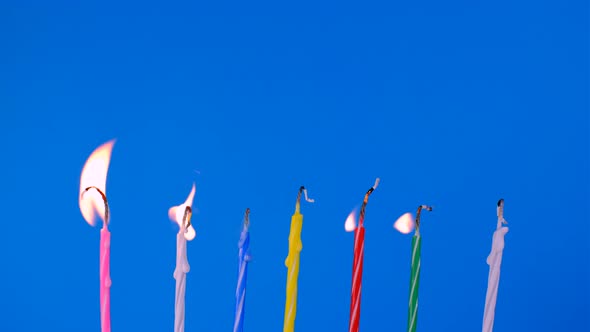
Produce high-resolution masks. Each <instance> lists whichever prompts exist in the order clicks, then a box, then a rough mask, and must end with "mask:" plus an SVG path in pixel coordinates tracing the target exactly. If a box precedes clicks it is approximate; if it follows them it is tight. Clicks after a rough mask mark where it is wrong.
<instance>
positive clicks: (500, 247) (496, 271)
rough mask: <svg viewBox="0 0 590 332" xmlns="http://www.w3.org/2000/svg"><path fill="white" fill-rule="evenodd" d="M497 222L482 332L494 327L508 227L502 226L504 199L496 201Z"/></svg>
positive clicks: (490, 259) (489, 260) (489, 259)
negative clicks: (505, 236)
mask: <svg viewBox="0 0 590 332" xmlns="http://www.w3.org/2000/svg"><path fill="white" fill-rule="evenodd" d="M496 214H497V215H498V223H497V224H496V231H494V236H493V239H492V250H491V252H490V255H489V256H488V259H487V263H488V265H489V266H490V273H489V275H488V290H487V292H486V304H485V309H484V316H483V326H482V331H483V332H492V330H493V329H494V314H495V311H496V299H497V298H498V286H499V284H500V266H501V265H502V253H503V252H504V235H506V233H508V227H502V224H507V222H506V220H505V219H504V200H503V199H500V200H499V201H498V207H497V209H496Z"/></svg>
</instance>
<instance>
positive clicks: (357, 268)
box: [348, 178, 379, 332]
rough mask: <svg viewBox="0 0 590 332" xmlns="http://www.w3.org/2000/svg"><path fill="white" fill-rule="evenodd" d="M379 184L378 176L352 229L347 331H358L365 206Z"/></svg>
mask: <svg viewBox="0 0 590 332" xmlns="http://www.w3.org/2000/svg"><path fill="white" fill-rule="evenodd" d="M377 185H379V178H377V180H375V184H374V185H373V187H371V188H370V189H369V190H368V191H367V193H366V194H365V199H364V200H363V205H362V206H361V211H360V213H359V223H358V227H356V229H355V230H354V260H353V264H352V290H351V295H350V320H349V324H348V331H349V332H358V330H359V323H360V317H361V284H362V278H363V258H364V250H365V226H364V221H365V208H366V206H367V203H368V201H369V195H371V193H372V192H373V190H375V188H377Z"/></svg>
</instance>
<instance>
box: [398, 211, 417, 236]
mask: <svg viewBox="0 0 590 332" xmlns="http://www.w3.org/2000/svg"><path fill="white" fill-rule="evenodd" d="M414 226H415V225H414V217H412V214H411V213H409V212H407V213H404V214H403V215H402V216H401V217H399V218H398V219H397V220H396V221H395V223H394V224H393V228H395V229H397V230H398V231H399V232H400V233H403V234H408V233H410V232H411V231H412V230H414Z"/></svg>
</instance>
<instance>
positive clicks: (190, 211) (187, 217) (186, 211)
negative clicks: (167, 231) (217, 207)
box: [182, 206, 193, 233]
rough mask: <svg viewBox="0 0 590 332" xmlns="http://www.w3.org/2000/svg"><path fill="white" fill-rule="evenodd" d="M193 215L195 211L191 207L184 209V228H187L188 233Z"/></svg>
mask: <svg viewBox="0 0 590 332" xmlns="http://www.w3.org/2000/svg"><path fill="white" fill-rule="evenodd" d="M192 214H193V209H192V208H191V207H190V206H187V207H186V208H185V209H184V216H183V217H182V226H184V227H185V229H184V232H185V233H186V232H188V228H189V227H190V225H191V216H192Z"/></svg>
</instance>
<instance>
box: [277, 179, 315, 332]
mask: <svg viewBox="0 0 590 332" xmlns="http://www.w3.org/2000/svg"><path fill="white" fill-rule="evenodd" d="M301 193H304V194H305V200H307V201H308V202H313V199H309V198H308V197H307V191H306V190H305V187H303V186H301V187H300V188H299V194H298V195H297V202H296V203H295V213H294V214H293V216H292V217H291V231H290V232H289V255H288V256H287V259H285V266H286V267H287V287H286V299H285V320H284V322H283V332H293V331H295V316H296V313H297V279H298V278H299V256H300V253H301V250H302V249H303V243H302V242H301V228H302V227H303V215H302V214H301V213H300V205H301V204H300V201H301Z"/></svg>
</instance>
